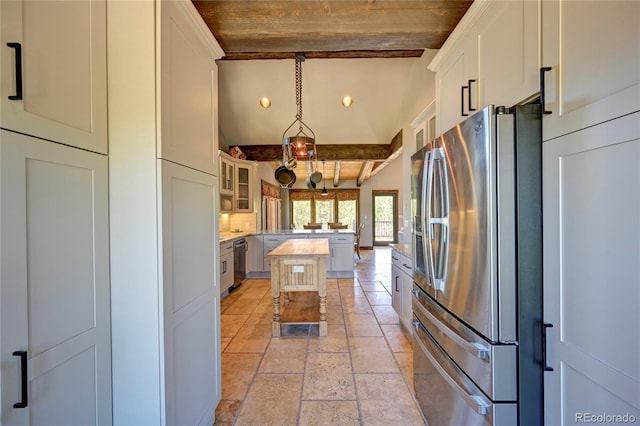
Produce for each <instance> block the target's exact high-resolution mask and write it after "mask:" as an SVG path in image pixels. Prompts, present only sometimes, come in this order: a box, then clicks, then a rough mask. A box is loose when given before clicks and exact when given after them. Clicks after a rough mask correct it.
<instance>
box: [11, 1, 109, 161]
mask: <svg viewBox="0 0 640 426" xmlns="http://www.w3.org/2000/svg"><path fill="white" fill-rule="evenodd" d="M0 8H1V9H0V12H1V13H0V15H1V16H2V18H1V24H2V25H0V28H1V31H2V32H1V35H0V39H1V42H2V44H1V45H0V52H1V54H0V63H1V64H2V65H1V66H2V71H1V72H0V75H2V81H1V89H0V94H1V98H2V99H1V101H0V107H1V109H2V113H1V114H0V117H2V118H1V119H0V120H1V122H0V126H2V127H3V128H5V129H9V130H15V131H17V132H20V133H24V134H29V135H33V136H37V137H39V138H43V139H48V140H52V141H56V142H60V143H63V144H66V145H71V146H76V147H79V148H84V149H87V150H90V151H95V152H100V153H103V154H106V153H107V64H106V58H107V51H106V48H107V43H106V38H107V33H106V2H105V1H103V0H95V1H89V0H82V1H81V0H78V1H3V2H1V3H0ZM7 43H12V44H13V43H17V44H16V45H13V46H15V47H13V48H12V47H9V46H7ZM18 45H19V47H18ZM18 50H21V56H22V59H21V61H18V59H19V58H17V51H18ZM18 62H20V63H18ZM18 67H21V69H22V72H21V73H20V74H21V78H22V85H21V87H22V99H15V100H12V99H9V96H15V95H16V92H17V90H18Z"/></svg>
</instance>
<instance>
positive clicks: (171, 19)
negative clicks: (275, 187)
mask: <svg viewBox="0 0 640 426" xmlns="http://www.w3.org/2000/svg"><path fill="white" fill-rule="evenodd" d="M159 4H160V7H161V17H162V18H161V36H160V37H161V42H160V45H161V49H160V61H161V68H160V74H159V76H160V80H161V83H160V84H161V99H162V102H161V104H160V110H161V116H162V137H161V142H160V146H159V157H160V158H163V159H165V160H169V161H173V162H175V163H178V164H182V165H184V166H188V167H192V168H194V169H196V170H200V171H203V172H206V173H212V174H216V175H217V174H218V172H217V167H218V162H217V158H216V155H217V152H218V142H217V131H218V123H217V108H218V105H217V90H218V88H217V74H216V73H217V67H216V64H215V58H216V57H218V56H220V55H219V51H217V49H219V48H218V47H217V46H213V45H212V43H211V41H210V39H211V34H208V35H206V34H202V33H201V32H200V28H201V27H200V26H199V25H196V24H195V23H194V22H193V21H194V19H195V18H199V17H195V18H194V16H193V14H192V13H189V11H188V10H187V8H186V7H185V5H184V2H173V1H165V2H160V3H159Z"/></svg>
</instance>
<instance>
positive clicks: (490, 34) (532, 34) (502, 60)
mask: <svg viewBox="0 0 640 426" xmlns="http://www.w3.org/2000/svg"><path fill="white" fill-rule="evenodd" d="M538 22H539V21H538V5H537V3H536V2H532V1H528V0H517V1H509V2H504V1H486V2H474V4H473V5H472V6H471V8H469V10H468V11H467V13H466V14H465V16H464V17H463V19H462V20H461V21H460V23H459V24H458V26H457V27H456V29H455V30H454V32H453V33H452V34H451V36H450V37H449V39H448V40H447V42H446V43H445V45H444V46H443V47H442V48H441V49H440V52H439V53H438V54H437V55H436V56H435V57H434V59H433V60H432V61H431V63H430V64H429V69H431V70H432V71H435V72H436V110H437V111H438V115H437V133H438V134H440V133H443V132H445V131H447V130H449V129H450V128H451V127H453V126H455V125H456V124H458V123H459V122H461V121H462V120H464V119H465V118H466V117H467V116H468V115H472V114H473V113H474V112H475V111H477V110H479V109H481V108H483V107H484V106H485V105H488V104H496V105H506V106H512V105H514V104H516V103H519V102H522V101H523V100H525V99H527V98H529V97H531V96H532V95H534V94H535V93H536V92H537V91H538V87H539V84H538V80H539V73H538V52H539V50H540V49H539V39H540V38H539V36H538V34H539V33H538Z"/></svg>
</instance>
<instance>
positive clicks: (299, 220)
mask: <svg viewBox="0 0 640 426" xmlns="http://www.w3.org/2000/svg"><path fill="white" fill-rule="evenodd" d="M310 222H313V221H312V220H311V200H297V201H295V200H294V201H291V223H292V224H293V227H294V228H295V229H302V227H303V225H306V224H307V223H310Z"/></svg>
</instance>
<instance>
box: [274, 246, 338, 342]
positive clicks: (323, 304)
mask: <svg viewBox="0 0 640 426" xmlns="http://www.w3.org/2000/svg"><path fill="white" fill-rule="evenodd" d="M268 256H269V257H271V258H272V259H271V296H272V297H273V323H272V335H273V336H274V337H277V336H280V335H281V324H282V322H281V318H280V299H281V296H280V295H281V293H289V292H299V291H317V292H318V296H319V298H320V303H319V305H320V308H319V311H320V318H319V321H318V334H319V335H320V336H326V335H327V257H329V240H328V239H324V238H319V239H312V240H301V239H292V240H287V241H285V242H284V243H282V244H280V245H279V246H278V247H276V248H275V249H274V250H272V251H271V252H270V253H269V255H268Z"/></svg>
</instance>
